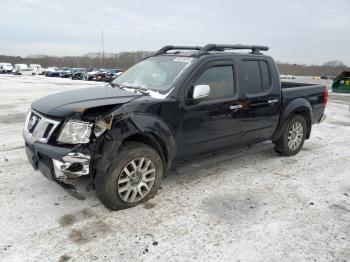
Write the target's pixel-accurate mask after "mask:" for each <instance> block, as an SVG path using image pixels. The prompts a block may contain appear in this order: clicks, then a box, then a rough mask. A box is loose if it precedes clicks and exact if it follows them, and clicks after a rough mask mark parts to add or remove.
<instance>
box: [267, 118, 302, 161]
mask: <svg viewBox="0 0 350 262" xmlns="http://www.w3.org/2000/svg"><path fill="white" fill-rule="evenodd" d="M305 137H306V121H305V118H304V117H302V116H301V115H294V116H293V117H292V118H290V119H289V120H288V121H287V123H286V125H285V128H284V129H283V133H282V135H281V136H280V137H279V138H278V139H277V140H276V141H275V142H274V144H275V152H276V153H278V154H280V155H282V156H294V155H296V154H298V153H299V151H300V150H301V149H302V147H303V145H304V142H305ZM293 141H294V142H293Z"/></svg>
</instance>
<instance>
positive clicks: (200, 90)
mask: <svg viewBox="0 0 350 262" xmlns="http://www.w3.org/2000/svg"><path fill="white" fill-rule="evenodd" d="M209 94H210V86H209V85H196V86H195V87H194V88H193V97H192V98H193V99H199V98H203V97H207V96H209Z"/></svg>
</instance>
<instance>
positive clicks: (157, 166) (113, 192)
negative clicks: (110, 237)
mask: <svg viewBox="0 0 350 262" xmlns="http://www.w3.org/2000/svg"><path fill="white" fill-rule="evenodd" d="M162 176H163V162H162V159H161V157H160V156H159V154H158V153H157V152H156V151H155V150H154V149H153V148H151V147H149V146H148V145H145V144H142V143H139V142H129V143H127V144H125V145H124V146H123V147H122V148H121V149H120V151H119V153H118V156H117V157H116V159H115V160H114V161H113V163H112V164H111V167H110V168H109V169H108V170H107V172H106V173H105V174H97V175H96V179H95V188H96V193H97V196H98V197H99V198H100V200H101V201H102V203H103V204H104V205H105V206H107V207H108V208H110V209H112V210H120V209H125V208H128V207H133V206H136V205H139V204H141V203H144V202H146V201H147V200H149V199H150V198H152V197H154V196H155V195H156V193H157V191H158V188H159V186H160V183H161V180H162Z"/></svg>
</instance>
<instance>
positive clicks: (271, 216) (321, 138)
mask: <svg viewBox="0 0 350 262" xmlns="http://www.w3.org/2000/svg"><path fill="white" fill-rule="evenodd" d="M297 80H298V79H297ZM95 84H96V83H92V82H83V81H71V80H69V79H58V78H45V77H40V76H37V77H20V76H4V75H0V94H1V96H0V178H1V179H0V210H1V213H0V214H1V219H0V225H1V227H0V228H1V231H0V260H2V261H40V260H44V261H67V260H69V259H70V261H90V260H98V261H107V260H114V261H194V260H199V261H215V260H217V261H234V260H241V261H257V260H265V261H281V260H293V261H305V260H308V261H312V260H314V261H316V260H317V261H330V260H331V261H343V260H350V112H349V104H350V96H349V95H340V94H331V99H330V103H329V106H328V108H327V115H328V117H327V119H326V121H325V122H323V123H322V124H320V125H316V126H314V127H313V131H312V136H311V139H310V140H308V141H307V142H306V143H305V145H304V149H303V150H302V151H301V152H300V153H299V154H298V155H297V156H295V157H290V158H285V157H279V156H277V155H276V154H275V153H274V151H273V149H272V146H271V144H269V143H265V144H262V145H257V146H254V147H252V148H250V149H243V150H240V151H228V152H225V153H221V154H217V155H215V156H207V157H201V158H200V159H194V160H191V161H189V162H187V163H183V164H181V166H179V168H178V169H177V171H176V172H173V173H171V174H169V175H168V176H167V177H166V178H165V179H164V181H163V184H162V189H161V190H160V191H159V193H158V194H157V196H156V197H155V198H154V199H152V200H151V201H149V202H148V203H146V204H144V205H141V206H138V207H135V208H131V209H127V210H123V211H119V212H112V211H109V210H107V209H106V208H105V207H104V206H103V205H102V204H101V203H100V202H99V201H98V199H97V197H96V195H95V193H94V192H90V193H89V194H88V195H87V196H88V197H87V199H86V200H84V201H81V200H77V199H76V198H73V197H72V196H71V195H70V194H68V193H67V192H66V191H65V190H64V189H62V188H60V187H59V186H58V185H56V184H55V183H53V182H50V181H48V180H46V179H45V178H44V177H43V176H42V175H40V174H39V173H38V172H35V171H33V169H32V167H31V166H30V165H29V163H28V162H27V159H26V156H25V152H24V148H23V139H22V126H23V121H24V115H25V112H26V111H27V109H28V108H29V105H30V103H31V102H32V101H33V100H35V99H38V98H39V97H42V96H44V95H48V94H52V93H56V92H60V91H65V90H71V89H75V88H81V87H84V86H86V85H89V86H90V85H95Z"/></svg>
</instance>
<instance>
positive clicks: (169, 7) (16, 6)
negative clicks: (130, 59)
mask: <svg viewBox="0 0 350 262" xmlns="http://www.w3.org/2000/svg"><path fill="white" fill-rule="evenodd" d="M170 2H171V3H170ZM0 6H1V7H0V11H1V12H0V54H5V55H20V56H27V55H34V54H47V55H59V56H62V55H82V54H86V53H88V52H99V51H101V28H102V27H103V30H104V42H105V51H106V52H120V51H130V50H157V49H159V48H160V47H162V46H163V45H166V44H179V45H204V44H206V43H220V44H237V43H241V44H260V45H268V46H270V51H269V52H268V54H270V55H272V56H273V57H274V58H275V59H276V60H279V61H282V62H290V63H304V64H322V63H324V62H326V61H328V60H333V59H337V60H341V61H343V62H344V63H345V64H347V65H350V48H349V47H350V0H249V1H236V0H216V1H212V0H210V1H209V0H200V1H198V0H197V1H196V0H185V1H183V0H176V1H166V0H147V1H146V0H138V1H137V0H134V1H133V0H128V1H126V0H125V1H117V0H99V1H96V0H95V1H86V0H85V1H83V0H77V1H74V0H69V1H65V0H60V1H57V0H55V1H48V0H26V1H25V0H13V1H9V0H0Z"/></svg>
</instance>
